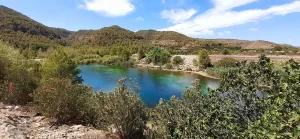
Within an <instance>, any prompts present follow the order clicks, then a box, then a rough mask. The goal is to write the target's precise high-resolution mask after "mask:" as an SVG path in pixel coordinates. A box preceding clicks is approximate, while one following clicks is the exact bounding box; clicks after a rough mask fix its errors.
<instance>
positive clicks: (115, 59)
mask: <svg viewBox="0 0 300 139" xmlns="http://www.w3.org/2000/svg"><path fill="white" fill-rule="evenodd" d="M122 61H123V59H122V58H121V57H119V56H106V57H104V59H103V64H105V65H119V63H121V62H122Z"/></svg>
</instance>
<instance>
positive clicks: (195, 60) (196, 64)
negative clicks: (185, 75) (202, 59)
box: [193, 59, 198, 67]
mask: <svg viewBox="0 0 300 139" xmlns="http://www.w3.org/2000/svg"><path fill="white" fill-rule="evenodd" d="M193 65H194V66H195V67H198V61H197V59H193Z"/></svg>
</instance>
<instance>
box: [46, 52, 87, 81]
mask: <svg viewBox="0 0 300 139" xmlns="http://www.w3.org/2000/svg"><path fill="white" fill-rule="evenodd" d="M79 73H80V69H79V68H78V67H77V64H76V62H75V61H74V60H73V59H72V58H71V56H69V55H68V54H67V53H66V52H65V51H64V50H63V49H62V48H58V49H57V50H56V52H54V53H53V54H52V55H50V57H49V58H48V59H47V60H46V61H45V63H43V65H42V79H43V81H46V80H48V79H50V78H69V79H72V80H73V82H77V83H81V82H82V79H81V77H79V76H78V74H79Z"/></svg>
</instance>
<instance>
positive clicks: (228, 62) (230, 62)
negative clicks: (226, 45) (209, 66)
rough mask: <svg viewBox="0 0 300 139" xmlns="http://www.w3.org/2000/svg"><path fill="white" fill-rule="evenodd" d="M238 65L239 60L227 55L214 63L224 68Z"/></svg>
mask: <svg viewBox="0 0 300 139" xmlns="http://www.w3.org/2000/svg"><path fill="white" fill-rule="evenodd" d="M238 65H239V61H237V60H235V59H233V58H229V57H225V58H222V59H221V60H220V61H218V62H217V63H216V66H217V67H226V68H230V67H237V66H238Z"/></svg>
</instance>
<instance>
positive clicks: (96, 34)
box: [0, 6, 291, 51]
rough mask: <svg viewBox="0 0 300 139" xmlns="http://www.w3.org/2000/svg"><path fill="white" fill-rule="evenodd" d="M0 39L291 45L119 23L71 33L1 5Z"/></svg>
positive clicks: (39, 44) (38, 43)
mask: <svg viewBox="0 0 300 139" xmlns="http://www.w3.org/2000/svg"><path fill="white" fill-rule="evenodd" d="M0 40H3V41H5V42H9V43H10V44H12V45H13V46H15V47H17V48H21V49H28V48H30V49H33V50H39V49H41V50H46V49H47V48H48V47H51V46H56V45H63V46H82V45H87V46H116V45H118V46H133V47H140V46H160V47H166V48H168V49H170V50H174V51H195V50H199V49H201V48H206V49H209V50H222V49H224V47H227V48H229V49H271V48H274V47H275V46H278V45H279V46H283V47H291V46H290V45H286V44H285V45H281V44H276V43H272V42H268V41H248V40H235V39H195V38H190V37H188V36H185V35H183V34H180V33H178V32H174V31H155V30H140V31H138V32H132V31H130V30H127V29H124V28H122V27H120V26H116V25H114V26H111V27H104V28H102V29H99V30H79V31H77V32H71V31H68V30H66V29H61V28H51V27H47V26H45V25H43V24H41V23H39V22H37V21H34V20H32V19H31V18H29V17H27V16H25V15H23V14H22V13H19V12H17V11H15V10H13V9H10V8H7V7H5V6H0Z"/></svg>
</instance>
